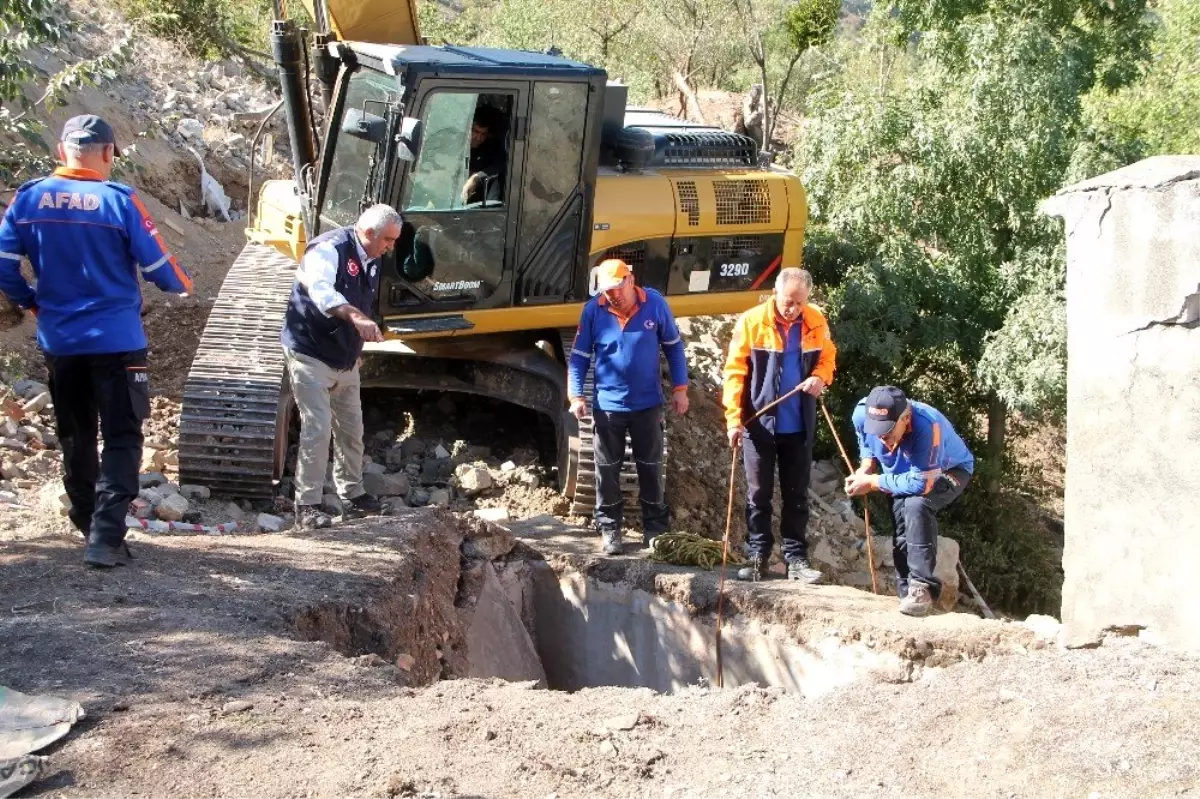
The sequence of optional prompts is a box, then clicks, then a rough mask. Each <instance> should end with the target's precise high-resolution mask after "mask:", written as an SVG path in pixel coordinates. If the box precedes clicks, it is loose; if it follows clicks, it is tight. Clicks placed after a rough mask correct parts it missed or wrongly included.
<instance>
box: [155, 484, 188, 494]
mask: <svg viewBox="0 0 1200 799" xmlns="http://www.w3.org/2000/svg"><path fill="white" fill-rule="evenodd" d="M155 487H156V488H157V489H158V490H159V491H161V492H162V494H163V496H165V497H169V496H172V495H173V494H178V493H179V486H177V485H175V484H174V483H172V482H171V481H169V480H168V481H167V482H165V483H163V484H162V485H160V486H155ZM184 499H187V497H184Z"/></svg>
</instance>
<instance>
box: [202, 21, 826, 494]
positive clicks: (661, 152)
mask: <svg viewBox="0 0 1200 799" xmlns="http://www.w3.org/2000/svg"><path fill="white" fill-rule="evenodd" d="M283 6H284V4H283V3H282V2H281V0H277V3H276V9H275V16H276V20H275V21H274V23H273V27H272V33H271V40H272V41H271V43H272V54H273V57H274V59H275V64H276V68H277V71H278V74H279V79H280V85H281V89H282V99H281V100H280V103H279V105H277V106H276V110H279V109H280V108H281V107H282V110H283V112H284V116H285V119H286V128H287V131H288V138H289V143H290V145H291V152H292V161H293V167H294V179H293V180H287V181H284V180H272V181H266V182H265V183H264V184H263V185H262V187H261V191H260V192H259V195H258V198H257V203H256V207H254V208H252V209H251V210H252V213H251V215H250V222H249V226H248V228H247V231H246V234H247V238H248V240H249V243H248V244H247V246H246V248H245V249H244V250H243V251H242V253H241V255H240V256H239V257H238V259H237V260H236V261H235V262H234V264H233V265H232V266H231V268H230V272H229V275H228V277H227V278H226V280H225V283H224V285H223V286H222V289H221V292H220V294H219V296H218V298H217V300H216V302H215V304H214V307H213V310H212V312H211V314H210V317H209V320H208V323H207V326H206V327H205V330H204V333H203V336H202V338H201V341H200V346H199V348H198V351H197V354H196V357H195V360H194V362H193V364H192V368H191V370H190V371H189V373H188V378H187V382H186V386H185V389H184V401H183V411H182V415H181V419H180V431H179V432H180V435H179V438H180V452H179V457H180V472H181V479H183V480H184V481H185V482H189V483H198V484H202V485H207V486H210V487H211V488H212V489H213V490H214V491H219V492H222V493H225V494H228V495H232V496H242V497H259V496H269V495H270V494H271V492H272V491H273V486H274V484H275V481H277V480H278V479H279V478H280V477H281V476H282V473H283V469H284V462H285V459H286V454H287V446H288V431H289V429H290V419H291V414H292V412H293V403H292V400H291V396H290V392H289V390H288V386H287V375H286V369H285V367H284V361H283V357H282V350H281V347H280V343H279V332H280V328H281V326H282V321H283V314H284V310H285V308H286V305H287V297H288V293H289V291H290V289H291V284H292V280H293V273H294V270H295V266H296V263H297V261H298V260H299V258H300V257H301V256H302V254H303V252H304V247H305V242H306V240H307V239H308V238H309V237H313V236H316V235H317V234H319V233H320V232H322V231H324V230H328V229H330V228H331V227H338V226H342V225H349V224H352V223H353V222H354V221H355V219H357V217H358V215H359V213H360V212H361V211H362V210H363V209H365V208H366V207H368V206H370V205H372V204H374V203H379V202H383V203H387V204H389V205H391V206H393V207H395V208H396V209H397V210H399V211H400V212H401V214H402V216H403V218H404V229H403V235H402V237H401V239H400V241H399V242H398V244H397V246H396V250H395V252H394V253H393V254H392V255H391V256H389V257H388V258H387V259H385V262H384V263H383V264H382V266H381V279H380V284H379V290H378V293H377V308H376V314H375V315H376V319H377V321H378V322H379V325H380V327H381V329H382V330H383V331H384V333H385V336H386V339H387V340H386V341H385V342H384V343H382V344H378V345H368V346H369V349H368V351H367V352H366V353H365V355H364V364H363V368H362V380H363V385H364V387H390V388H396V389H409V390H412V389H416V390H440V391H451V392H466V393H469V394H476V395H483V396H487V397H493V398H498V399H501V400H505V401H507V402H510V403H515V404H518V405H521V406H524V407H526V408H530V409H532V410H534V411H536V412H537V413H539V414H540V415H541V417H542V418H543V419H545V420H546V428H547V430H549V431H552V432H551V434H552V435H553V436H554V440H555V441H556V442H557V447H558V482H559V486H560V488H561V490H562V491H563V492H564V493H566V494H567V495H568V496H569V497H571V498H572V500H573V504H572V510H573V511H574V512H577V513H586V514H590V512H591V507H592V504H593V502H594V497H595V475H594V462H593V458H592V437H591V426H590V421H585V422H583V423H576V422H575V420H574V419H573V417H571V416H570V415H569V414H567V413H565V408H566V365H565V364H566V353H567V352H569V350H570V343H571V339H572V337H573V335H574V330H575V326H576V325H577V323H578V319H579V314H580V311H581V309H582V305H583V303H585V302H586V301H587V300H588V298H589V296H590V292H589V285H590V284H591V282H592V270H593V268H594V267H595V265H596V264H597V263H598V262H600V261H601V260H603V259H605V258H611V257H618V258H621V259H623V260H625V261H626V262H628V263H629V264H630V265H631V266H632V267H633V271H634V274H635V276H636V278H637V282H638V283H639V284H640V285H643V286H650V287H653V288H655V289H657V290H659V291H660V292H662V294H663V295H665V296H666V297H667V300H668V302H669V303H670V305H671V308H672V310H673V311H674V313H675V314H676V316H680V317H683V316H695V315H712V314H728V313H735V312H740V311H743V310H745V309H746V308H749V307H750V306H752V305H753V304H755V303H756V302H758V301H760V298H761V297H762V295H763V294H765V293H766V292H768V291H769V290H770V288H771V285H770V282H769V281H771V280H772V279H773V274H774V273H775V272H776V271H777V270H778V269H780V268H782V267H790V266H799V265H800V264H801V259H802V250H803V241H804V229H805V223H806V221H807V217H808V209H807V203H806V198H805V193H804V189H803V187H802V186H801V183H800V180H799V179H798V178H797V177H796V176H795V175H794V174H792V173H791V172H789V171H787V170H784V169H782V168H779V167H777V166H774V165H772V164H771V163H770V159H769V157H765V156H764V155H763V154H761V153H760V152H759V148H758V146H757V143H756V142H755V141H754V140H753V139H752V138H749V137H747V136H743V135H739V134H736V133H731V132H727V131H723V130H720V129H717V128H713V127H709V126H704V125H696V124H691V123H688V122H685V121H681V120H679V119H676V118H674V117H671V116H668V115H665V114H661V113H656V112H653V111H648V110H642V109H636V108H630V107H628V104H627V96H626V89H625V87H624V86H621V85H618V84H615V83H612V82H609V81H608V80H607V76H606V74H605V72H604V70H602V69H599V68H597V67H593V66H589V65H587V64H583V63H579V62H576V61H572V60H570V59H567V58H564V57H562V56H561V55H559V54H557V53H555V52H553V51H552V52H548V53H537V52H525V51H515V50H499V49H489V48H479V47H454V46H432V45H429V44H427V43H424V42H423V41H422V39H421V37H420V33H419V31H418V27H417V16H416V13H415V8H414V6H413V0H386V1H385V0H306V6H307V10H308V12H309V14H310V16H311V20H312V23H311V24H312V31H310V30H309V29H308V28H307V27H305V25H307V24H308V23H307V21H305V23H304V25H302V24H301V23H299V22H298V21H297V20H295V19H289V18H287V16H286V14H285V9H284V7H283ZM317 109H319V110H320V113H319V114H318V113H317ZM318 117H320V122H319V124H318ZM264 124H265V121H264ZM261 131H262V128H261V127H260V130H259V133H260V134H261ZM256 138H257V137H256ZM251 186H252V187H253V174H251ZM251 190H252V191H253V188H252V189H251ZM251 202H252V203H253V202H254V198H253V196H252V197H251ZM630 469H631V471H630V474H628V475H624V476H623V481H626V482H627V483H630V484H636V477H635V476H634V474H633V472H632V464H630Z"/></svg>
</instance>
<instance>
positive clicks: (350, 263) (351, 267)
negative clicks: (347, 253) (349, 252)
mask: <svg viewBox="0 0 1200 799" xmlns="http://www.w3.org/2000/svg"><path fill="white" fill-rule="evenodd" d="M360 268H361V267H360V266H359V265H358V261H356V260H354V259H353V258H349V259H347V261H346V271H347V272H349V273H350V277H358V271H359V269H360Z"/></svg>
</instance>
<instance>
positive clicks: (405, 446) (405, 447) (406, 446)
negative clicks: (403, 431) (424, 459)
mask: <svg viewBox="0 0 1200 799" xmlns="http://www.w3.org/2000/svg"><path fill="white" fill-rule="evenodd" d="M425 449H426V444H425V442H424V441H422V440H421V439H419V438H406V439H404V440H403V441H401V442H400V453H401V455H402V456H403V457H404V460H406V461H407V460H409V459H410V458H414V457H417V456H418V455H424V454H425Z"/></svg>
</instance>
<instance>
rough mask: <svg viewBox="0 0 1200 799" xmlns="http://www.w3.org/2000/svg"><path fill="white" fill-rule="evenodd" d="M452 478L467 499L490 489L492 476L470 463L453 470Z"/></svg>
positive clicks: (485, 470)
mask: <svg viewBox="0 0 1200 799" xmlns="http://www.w3.org/2000/svg"><path fill="white" fill-rule="evenodd" d="M454 477H455V478H456V479H457V481H458V488H459V490H461V491H462V492H463V493H464V494H466V495H467V496H468V497H472V496H475V495H476V494H478V493H480V492H481V491H486V490H487V489H489V488H491V487H492V476H491V474H489V473H488V470H487V469H484V468H483V467H481V466H474V465H472V464H470V463H464V464H462V465H461V466H459V467H458V468H457V469H455V470H454Z"/></svg>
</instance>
